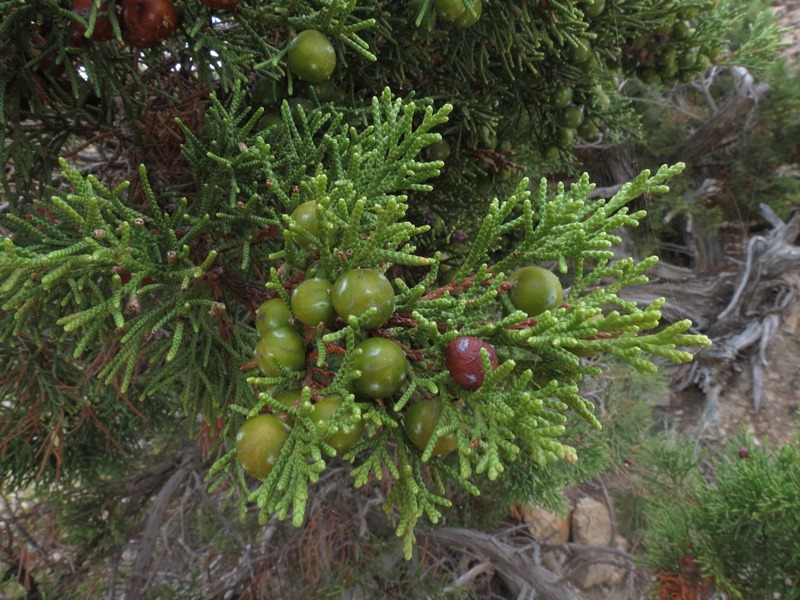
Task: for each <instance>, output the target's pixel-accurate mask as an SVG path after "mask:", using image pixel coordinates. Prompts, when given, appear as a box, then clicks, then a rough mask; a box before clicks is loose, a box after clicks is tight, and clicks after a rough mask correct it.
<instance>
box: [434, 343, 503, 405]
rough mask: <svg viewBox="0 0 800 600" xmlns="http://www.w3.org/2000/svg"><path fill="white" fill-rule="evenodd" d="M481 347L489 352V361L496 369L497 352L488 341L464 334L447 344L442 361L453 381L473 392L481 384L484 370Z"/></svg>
mask: <svg viewBox="0 0 800 600" xmlns="http://www.w3.org/2000/svg"><path fill="white" fill-rule="evenodd" d="M481 348H486V351H487V352H488V353H489V363H490V364H491V365H492V369H496V368H497V365H498V362H497V353H496V352H495V350H494V346H492V345H491V344H490V343H489V342H485V341H483V340H482V339H480V338H476V337H471V336H464V337H458V338H456V339H454V340H453V341H452V342H450V343H449V344H447V348H446V349H445V351H444V362H445V366H446V367H447V370H448V371H450V375H452V377H453V379H454V380H455V382H456V383H457V384H458V385H460V386H461V387H462V388H464V389H465V390H469V391H470V392H473V391H475V390H477V389H478V388H479V387H481V386H482V385H483V379H484V372H483V361H482V360H481Z"/></svg>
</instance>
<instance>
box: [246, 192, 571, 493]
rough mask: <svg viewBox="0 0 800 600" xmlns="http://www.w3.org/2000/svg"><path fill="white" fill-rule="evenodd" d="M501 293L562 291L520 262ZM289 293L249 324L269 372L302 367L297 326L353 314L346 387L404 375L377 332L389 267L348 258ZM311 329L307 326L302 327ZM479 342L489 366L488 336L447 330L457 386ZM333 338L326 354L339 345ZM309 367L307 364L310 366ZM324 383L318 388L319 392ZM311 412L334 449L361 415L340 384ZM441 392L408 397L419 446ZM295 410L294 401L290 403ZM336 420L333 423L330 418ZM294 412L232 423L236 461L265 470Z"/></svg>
mask: <svg viewBox="0 0 800 600" xmlns="http://www.w3.org/2000/svg"><path fill="white" fill-rule="evenodd" d="M307 204H309V203H304V204H301V205H300V206H299V207H298V208H297V209H296V210H295V211H294V212H293V213H292V219H293V220H294V221H295V222H296V223H297V224H298V225H300V227H301V228H302V229H303V230H304V231H305V232H306V233H307V234H309V235H308V238H307V239H306V238H304V237H302V236H300V235H297V236H295V239H296V241H297V242H298V243H299V244H301V245H302V246H306V247H307V246H309V245H310V240H311V239H314V238H316V239H318V238H319V234H320V231H319V222H318V220H317V217H316V214H317V212H316V211H317V207H316V204H315V203H314V202H313V201H312V202H311V205H312V206H311V209H313V210H311V209H309V208H308V206H307ZM509 282H510V284H511V286H510V289H509V292H508V293H509V299H510V301H511V303H512V304H513V305H514V306H515V307H516V308H518V309H519V310H522V311H523V312H525V313H526V314H528V315H531V316H534V315H538V314H540V313H542V312H544V311H545V310H550V309H553V308H555V307H557V306H559V305H560V304H561V302H562V299H563V291H562V288H561V284H560V282H559V280H558V277H556V276H555V275H554V274H553V273H552V272H550V271H548V270H547V269H544V268H541V267H523V268H521V269H519V270H517V271H516V272H515V273H514V274H513V275H512V276H511V277H510V278H509ZM289 300H290V301H289V303H288V304H287V302H286V301H285V300H284V299H282V298H273V299H270V300H267V301H266V302H264V303H263V304H262V305H261V306H260V307H259V308H258V310H257V311H256V329H257V331H258V333H259V336H260V339H259V341H258V343H257V344H256V348H255V359H256V363H257V364H258V366H259V367H260V368H261V370H262V371H263V372H264V374H265V375H267V376H268V377H280V376H282V375H285V374H287V371H288V372H292V371H304V370H306V369H307V360H306V359H307V356H306V347H307V342H306V339H307V336H304V335H302V334H301V333H300V332H299V330H298V324H302V325H304V326H305V329H304V333H310V332H312V331H316V330H318V329H319V328H331V329H335V328H337V327H342V326H346V325H347V324H348V323H351V324H355V321H354V319H357V320H358V325H360V329H361V330H362V331H365V332H366V336H365V338H364V339H363V340H362V341H360V342H359V343H357V344H356V345H355V348H354V352H353V354H352V360H351V361H350V368H351V369H352V370H353V372H356V371H357V372H358V376H357V377H355V378H354V379H352V380H348V382H347V384H346V385H347V389H348V391H350V392H352V393H353V394H355V396H356V397H357V398H358V399H359V400H361V401H377V402H379V403H380V402H381V401H383V400H385V399H388V398H391V397H393V396H395V395H396V394H398V393H399V392H401V390H402V389H403V387H404V384H405V383H406V381H407V379H408V376H409V372H410V370H411V364H410V362H409V360H408V355H407V351H406V349H405V348H404V347H403V346H401V344H399V343H398V342H396V341H394V340H392V339H389V338H388V337H383V336H382V335H380V334H382V333H383V332H382V331H380V330H379V329H378V328H380V327H382V326H383V325H385V324H386V323H387V321H389V319H390V318H392V316H393V315H394V314H395V293H394V288H393V286H392V284H391V282H390V281H389V280H388V279H387V277H386V276H385V275H384V274H383V273H382V272H380V271H379V270H375V269H366V268H356V269H350V270H346V271H344V272H342V273H341V274H340V275H339V276H338V277H337V278H336V280H335V281H333V282H331V281H329V280H327V279H325V278H322V277H316V276H315V277H310V278H308V279H306V280H304V281H303V282H301V283H300V284H298V285H297V286H296V287H295V288H294V290H293V291H292V293H291V295H290V296H289ZM308 337H310V336H308ZM482 350H485V352H486V353H487V354H488V357H489V364H490V366H491V368H492V369H495V368H497V366H498V358H497V353H496V351H495V348H494V347H493V346H492V345H491V344H490V343H488V342H486V341H484V340H481V339H479V338H476V337H471V336H460V337H457V338H455V339H454V340H452V341H451V342H450V343H449V344H448V346H447V347H446V349H445V353H444V363H443V364H444V368H446V369H447V370H448V372H449V373H450V375H451V377H452V379H453V381H454V383H455V384H456V385H458V386H459V387H460V388H462V389H464V390H468V391H475V390H477V389H478V388H480V387H481V385H483V383H484V377H485V372H484V362H483V355H482V353H481V351H482ZM343 353H344V351H343V349H341V348H338V349H334V354H340V355H341V354H343ZM308 368H310V367H308ZM323 393H324V392H323ZM275 399H276V400H277V401H278V402H279V403H282V404H284V405H286V406H287V407H293V408H298V407H299V404H300V403H301V390H299V389H289V390H285V391H283V392H281V393H280V394H279V395H278V396H276V398H275ZM314 399H315V403H314V405H313V407H312V409H311V412H310V418H311V420H312V422H313V423H314V424H315V428H316V431H317V433H318V435H319V437H320V439H321V440H324V441H325V442H326V443H327V444H328V445H330V446H331V447H332V448H334V450H336V452H337V453H339V454H343V453H346V452H347V451H349V450H351V449H352V448H354V447H355V446H356V444H358V442H359V441H360V440H361V439H362V434H363V422H362V421H361V420H359V419H358V418H354V417H355V415H352V414H343V413H344V412H347V411H348V410H351V409H350V408H347V409H346V410H345V411H343V410H340V409H342V405H343V399H342V397H341V396H339V395H338V394H331V395H327V396H323V397H321V398H320V397H316V398H314ZM442 408H443V407H442V401H441V399H439V398H421V399H419V398H418V399H415V400H414V401H413V402H412V403H410V404H409V405H408V406H407V407H406V408H405V409H404V411H403V414H402V416H401V417H400V418H401V420H402V426H403V429H404V431H405V433H406V437H407V439H408V440H409V441H410V442H411V444H413V445H414V446H415V447H416V448H418V449H419V450H420V451H424V450H425V449H426V447H427V445H428V443H429V442H430V439H431V437H432V435H433V433H434V431H435V430H436V428H437V426H438V422H439V418H440V415H441V412H442ZM290 412H293V411H290ZM332 420H334V421H335V425H333V426H332V425H331V421H332ZM291 427H292V422H291V416H290V415H288V414H287V415H282V416H281V417H279V416H275V415H268V414H259V415H256V416H254V417H251V418H249V419H247V420H246V421H245V423H244V424H243V425H242V427H241V428H240V430H239V433H238V436H237V442H236V450H237V456H238V459H239V462H240V463H241V464H242V466H243V468H244V469H245V471H246V472H247V473H249V474H250V475H252V476H253V477H256V478H258V479H264V478H265V477H266V476H267V475H269V473H270V472H271V471H272V469H273V467H274V466H275V464H276V461H277V460H278V457H279V456H280V451H281V448H282V447H283V444H284V443H285V442H286V440H287V439H288V437H289V434H290V432H291ZM455 448H456V436H455V435H454V434H452V433H451V434H447V435H444V436H441V437H440V438H439V439H438V440H437V441H436V444H435V446H434V448H433V452H432V454H433V455H434V456H438V455H442V454H446V453H448V452H451V451H453V450H454V449H455Z"/></svg>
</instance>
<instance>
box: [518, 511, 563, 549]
mask: <svg viewBox="0 0 800 600" xmlns="http://www.w3.org/2000/svg"><path fill="white" fill-rule="evenodd" d="M520 514H521V518H522V521H523V522H524V523H526V524H527V525H528V531H530V533H531V535H532V536H533V538H534V539H535V540H536V541H538V542H542V543H546V544H564V543H566V542H567V541H568V540H569V521H568V520H567V519H565V518H564V517H562V516H561V515H559V514H557V513H551V512H550V511H547V510H545V509H543V508H539V507H538V506H532V507H528V508H520Z"/></svg>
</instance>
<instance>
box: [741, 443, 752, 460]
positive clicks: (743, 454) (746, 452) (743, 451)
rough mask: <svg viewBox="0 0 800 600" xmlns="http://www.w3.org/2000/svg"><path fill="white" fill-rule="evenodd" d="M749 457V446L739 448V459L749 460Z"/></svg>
mask: <svg viewBox="0 0 800 600" xmlns="http://www.w3.org/2000/svg"><path fill="white" fill-rule="evenodd" d="M748 456H750V450H749V448H747V446H742V447H741V448H739V458H747V457H748Z"/></svg>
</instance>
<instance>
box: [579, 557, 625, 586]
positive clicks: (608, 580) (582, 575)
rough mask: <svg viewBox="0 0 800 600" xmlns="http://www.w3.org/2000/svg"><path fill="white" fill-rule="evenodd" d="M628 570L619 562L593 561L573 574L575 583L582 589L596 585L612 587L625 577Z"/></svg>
mask: <svg viewBox="0 0 800 600" xmlns="http://www.w3.org/2000/svg"><path fill="white" fill-rule="evenodd" d="M627 572H628V569H626V568H625V567H624V566H622V565H621V564H619V565H615V564H607V563H594V564H590V565H586V566H585V567H583V568H581V569H580V570H579V571H578V572H577V574H576V575H575V583H576V584H577V585H578V586H579V587H580V588H581V589H584V590H588V589H589V588H593V587H595V586H598V585H604V586H608V587H614V586H615V585H619V584H620V583H622V581H623V580H624V579H625V575H626V573H627Z"/></svg>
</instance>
